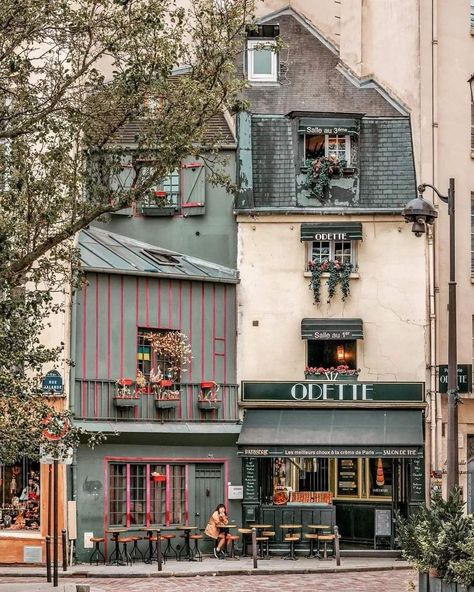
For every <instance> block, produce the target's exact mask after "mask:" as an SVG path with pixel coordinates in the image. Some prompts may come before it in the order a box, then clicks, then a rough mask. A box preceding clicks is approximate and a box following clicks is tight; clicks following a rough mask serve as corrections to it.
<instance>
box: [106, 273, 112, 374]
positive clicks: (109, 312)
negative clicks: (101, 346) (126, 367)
mask: <svg viewBox="0 0 474 592" xmlns="http://www.w3.org/2000/svg"><path fill="white" fill-rule="evenodd" d="M110 283H111V278H110V274H109V275H108V276H107V378H108V380H110V372H111V361H112V355H111V346H110V344H111V332H112V323H111V320H112V307H111V286H110Z"/></svg>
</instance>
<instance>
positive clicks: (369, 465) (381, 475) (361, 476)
mask: <svg viewBox="0 0 474 592" xmlns="http://www.w3.org/2000/svg"><path fill="white" fill-rule="evenodd" d="M334 463H335V480H334V484H335V493H336V498H338V499H339V498H357V499H360V500H363V499H372V500H373V499H384V500H387V499H391V497H392V493H393V491H392V486H393V461H392V459H391V458H367V459H363V458H350V459H349V458H347V459H342V458H338V459H336V460H335V461H334Z"/></svg>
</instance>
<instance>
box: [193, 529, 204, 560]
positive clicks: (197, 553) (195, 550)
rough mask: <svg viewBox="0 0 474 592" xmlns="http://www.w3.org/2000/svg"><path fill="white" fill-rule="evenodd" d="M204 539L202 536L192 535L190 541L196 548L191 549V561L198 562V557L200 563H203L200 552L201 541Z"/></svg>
mask: <svg viewBox="0 0 474 592" xmlns="http://www.w3.org/2000/svg"><path fill="white" fill-rule="evenodd" d="M203 538H204V537H203V536H202V534H192V535H190V537H189V539H190V540H191V541H194V547H193V548H192V549H191V557H190V559H189V560H190V561H196V556H197V557H198V558H199V561H202V554H201V551H200V550H199V541H201V540H202V539H203Z"/></svg>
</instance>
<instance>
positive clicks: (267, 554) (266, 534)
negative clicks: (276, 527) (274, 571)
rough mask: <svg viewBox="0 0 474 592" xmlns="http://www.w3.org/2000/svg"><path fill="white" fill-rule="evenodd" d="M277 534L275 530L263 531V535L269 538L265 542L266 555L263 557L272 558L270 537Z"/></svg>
mask: <svg viewBox="0 0 474 592" xmlns="http://www.w3.org/2000/svg"><path fill="white" fill-rule="evenodd" d="M275 534H276V533H275V531H273V530H264V531H263V532H262V536H264V537H267V538H268V540H267V542H266V543H265V556H264V557H262V559H270V539H272V538H273V537H274V536H275Z"/></svg>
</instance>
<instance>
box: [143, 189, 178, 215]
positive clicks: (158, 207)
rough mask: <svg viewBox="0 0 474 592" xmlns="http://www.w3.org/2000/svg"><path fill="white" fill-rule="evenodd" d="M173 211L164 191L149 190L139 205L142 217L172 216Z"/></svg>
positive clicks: (174, 209)
mask: <svg viewBox="0 0 474 592" xmlns="http://www.w3.org/2000/svg"><path fill="white" fill-rule="evenodd" d="M175 211H176V208H175V206H174V205H173V204H172V203H171V200H170V198H169V196H168V193H167V192H166V191H155V190H151V191H150V192H149V193H148V194H147V195H146V196H145V197H144V199H143V201H142V203H141V213H142V214H143V215H144V216H173V215H174V214H175Z"/></svg>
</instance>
